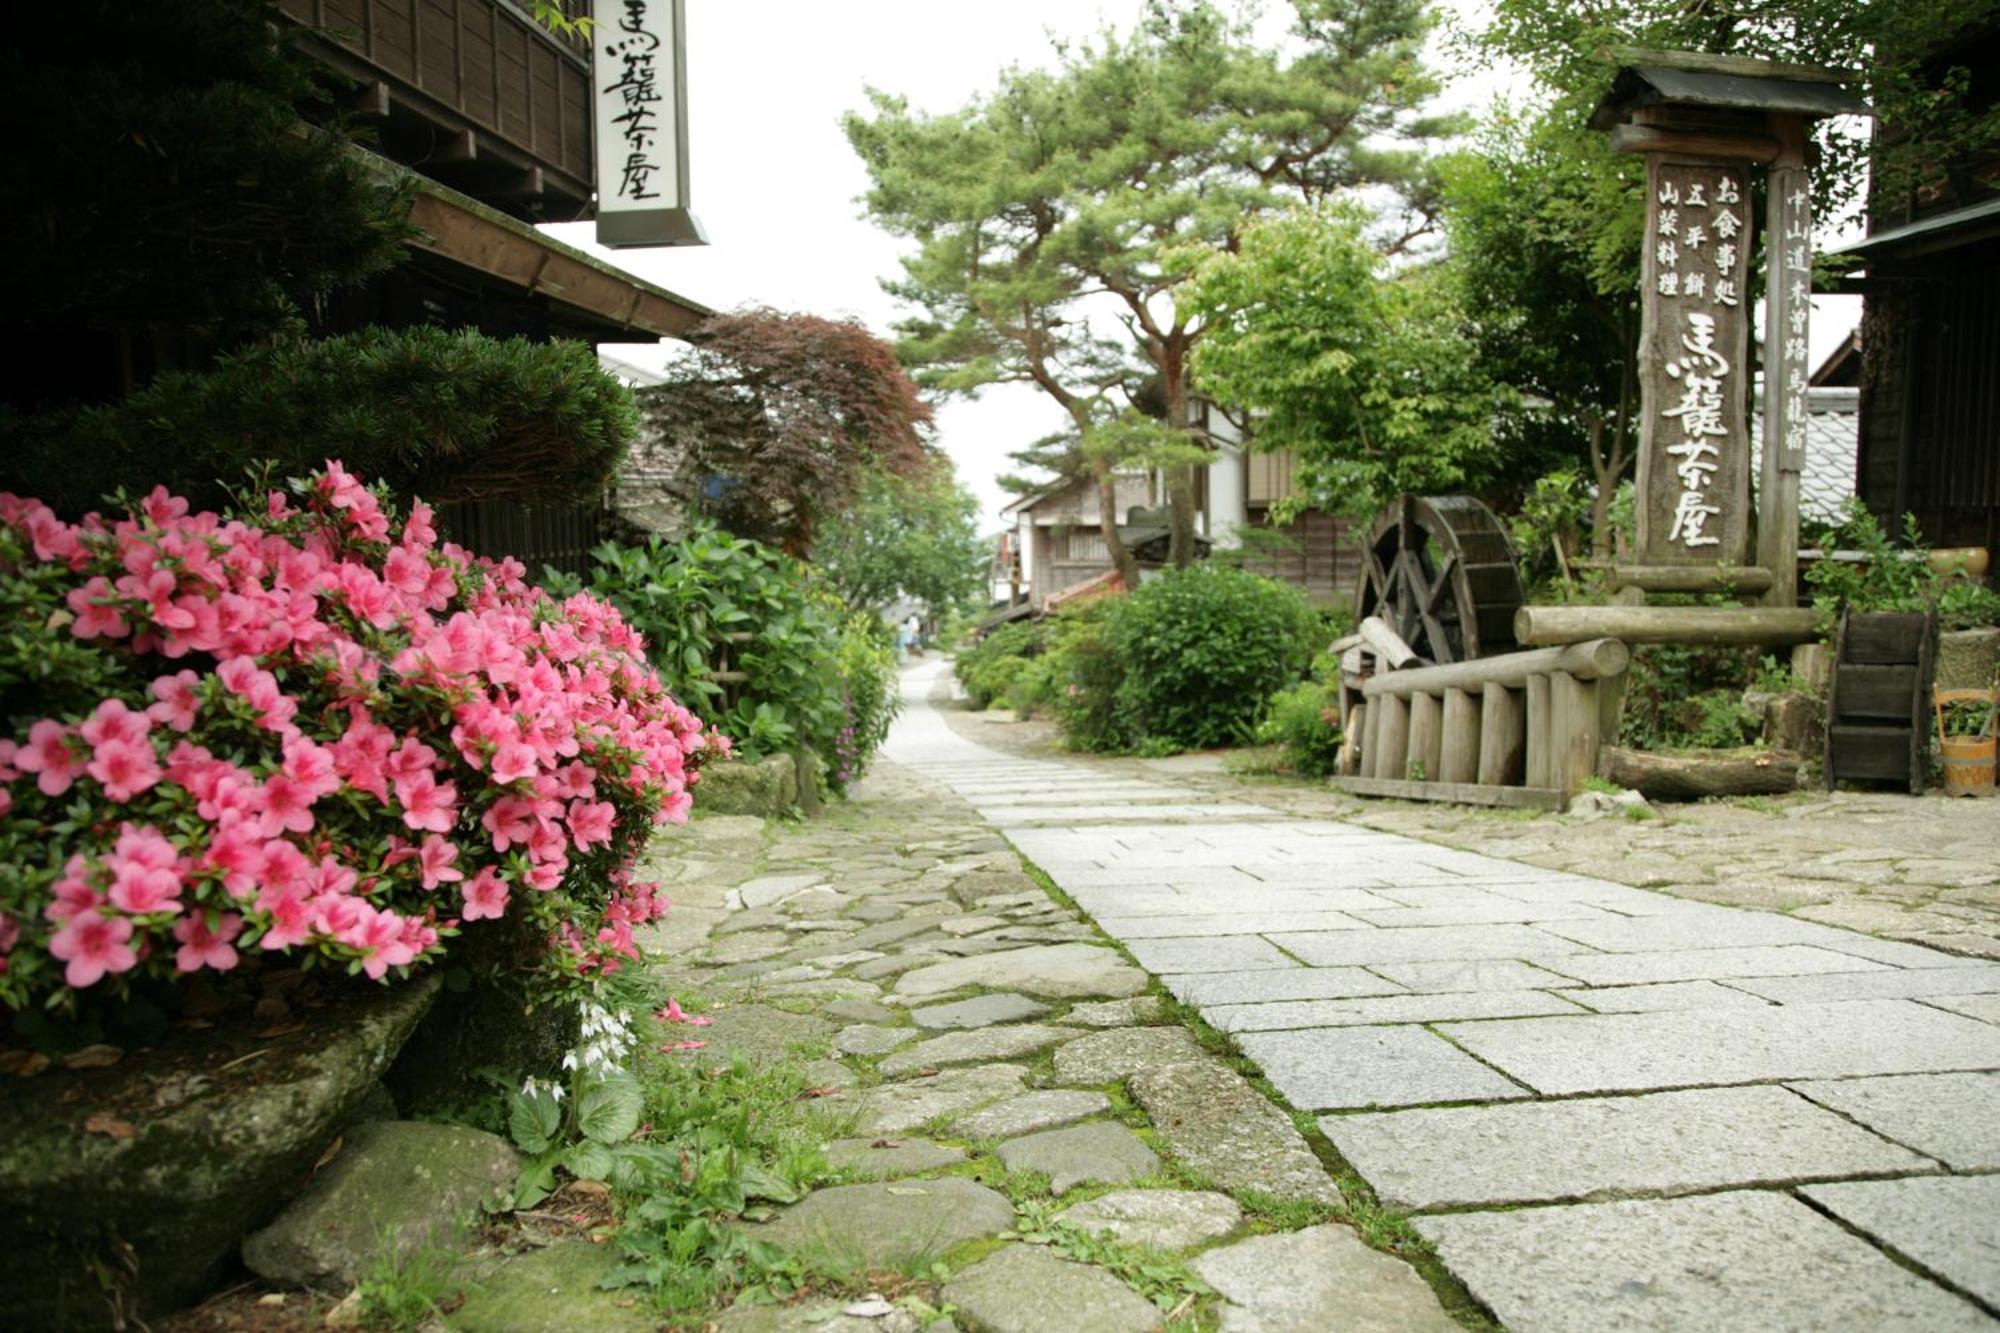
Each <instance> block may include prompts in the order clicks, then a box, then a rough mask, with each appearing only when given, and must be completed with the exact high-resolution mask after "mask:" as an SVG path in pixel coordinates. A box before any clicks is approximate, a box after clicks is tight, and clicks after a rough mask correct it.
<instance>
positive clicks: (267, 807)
mask: <svg viewBox="0 0 2000 1333" xmlns="http://www.w3.org/2000/svg"><path fill="white" fill-rule="evenodd" d="M317 799H318V798H317V797H315V796H314V795H313V791H312V789H311V788H310V787H307V786H306V785H305V784H304V783H300V782H294V781H293V780H292V779H291V778H288V777H286V776H285V775H284V774H283V773H273V774H272V775H271V776H270V777H268V778H266V779H265V780H264V788H263V808H264V818H263V830H264V836H265V837H267V838H275V837H277V836H278V835H279V834H281V833H310V832H311V831H312V826H313V812H312V808H313V802H314V801H315V800H317Z"/></svg>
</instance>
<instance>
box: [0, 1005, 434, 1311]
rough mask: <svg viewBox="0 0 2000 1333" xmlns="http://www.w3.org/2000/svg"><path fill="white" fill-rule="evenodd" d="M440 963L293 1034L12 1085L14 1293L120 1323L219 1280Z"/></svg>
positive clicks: (412, 1023)
mask: <svg viewBox="0 0 2000 1333" xmlns="http://www.w3.org/2000/svg"><path fill="white" fill-rule="evenodd" d="M437 990H438V983H437V981H436V979H435V978H433V977H424V978H420V979H418V980H417V981H415V982H411V983H408V984H405V985H401V986H397V987H394V988H392V989H385V990H381V991H370V992H367V993H364V994H360V995H357V996H354V997H353V998H351V999H348V1000H344V1001H342V1002H340V1003H337V1004H332V1005H328V1006H327V1007H326V1008H324V1009H320V1010H317V1011H314V1012H313V1013H312V1014H311V1015H310V1017H309V1018H308V1019H307V1021H306V1022H305V1023H304V1024H303V1025H302V1027H301V1028H300V1030H298V1031H295V1032H290V1033H286V1034H285V1035H282V1036H255V1035H253V1034H251V1033H249V1032H233V1031H225V1030H220V1029H218V1030H215V1031H209V1032H183V1033H176V1034H175V1035H174V1036H173V1037H171V1038H170V1039H169V1040H167V1041H166V1042H164V1043H162V1044H161V1045H160V1046H159V1047H157V1048H155V1049H154V1050H152V1051H149V1052H144V1053H140V1054H139V1055H136V1056H132V1057H128V1058H127V1059H125V1060H124V1061H122V1062H121V1063H120V1064H119V1065H118V1066H116V1067H115V1068H111V1069H100V1070H92V1071H89V1072H87V1073H60V1074H57V1073H51V1074H48V1075H45V1076H43V1077H41V1078H37V1079H9V1080H6V1081H5V1083H4V1084H3V1085H0V1124H4V1125H5V1126H7V1131H6V1133H5V1134H4V1135H0V1198H4V1199H5V1200H6V1201H7V1206H6V1208H4V1209H0V1253H3V1254H5V1255H6V1256H7V1261H6V1262H5V1263H0V1310H5V1311H6V1312H7V1313H6V1321H5V1322H6V1324H7V1326H8V1327H9V1328H14V1329H69V1328H106V1327H110V1326H111V1325H112V1323H113V1312H114V1311H120V1312H122V1313H123V1315H124V1317H125V1318H126V1319H127V1320H128V1321H129V1320H131V1319H132V1318H135V1317H136V1318H142V1319H143V1318H145V1317H146V1316H148V1315H150V1314H152V1313H155V1312H158V1311H161V1310H168V1309H172V1308H174V1307H175V1306H178V1305H182V1304H185V1303H187V1302H188V1301H190V1300H192V1299H194V1298H196V1297H198V1296H199V1295H201V1294H202V1293H203V1292H204V1291H206V1290H207V1289H208V1288H209V1286H210V1285H212V1284H213V1282H214V1281H215V1279H216V1277H217V1276H219V1275H220V1273H221V1271H222V1270H223V1267H224V1266H225V1265H226V1264H227V1263H228V1262H229V1261H230V1259H231V1257H232V1256H233V1255H234V1254H235V1253H236V1248H237V1245H238V1243H239V1242H240V1241H241V1240H242V1239H243V1236H244V1235H245V1233H247V1232H249V1231H251V1230H252V1229H254V1228H255V1227H257V1226H259V1225H261V1224H263V1223H264V1222H265V1221H267V1220H268V1219H269V1218H270V1216H271V1214H272V1213H273V1212H274V1211H275V1210H276V1209H277V1207H278V1206H279V1205H280V1204H281V1203H282V1202H283V1200H285V1199H286V1198H287V1197H289V1196H290V1195H291V1194H292V1193H294V1192H295V1191H296V1190H297V1189H298V1188H299V1186H300V1185H301V1184H302V1183H303V1182H304V1180H305V1178H306V1176H307V1174H308V1173H309V1172H310V1171H311V1169H312V1165H313V1162H314V1161H315V1160H316V1159H317V1158H318V1157H319V1155H320V1153H321V1152H322V1151H323V1150H324V1149H325V1148H326V1146H327V1143H328V1142H329V1141H330V1140H331V1139H332V1138H333V1136H334V1134H335V1133H336V1132H337V1131H338V1130H339V1128H340V1126H341V1125H343V1124H345V1123H346V1122H347V1120H348V1118H349V1117H350V1116H351V1115H352V1114H353V1113H354V1111H355V1109H356V1108H357V1107H358V1106H359V1105H360V1104H361V1103H362V1101H363V1100H364V1099H365V1098H366V1097H367V1096H368V1093H369V1090H370V1089H371V1088H373V1087H375V1086H376V1080H377V1079H378V1078H379V1077H380V1076H381V1074H382V1070H383V1067H384V1066H386V1065H387V1064H388V1063H389V1061H390V1060H391V1059H393V1058H394V1057H395V1054H396V1052H397V1051H398V1050H399V1049H401V1047H402V1045H403V1043H404V1042H405V1041H406V1040H407V1039H408V1038H409V1035H410V1032H411V1030H412V1029H414V1028H415V1027H416V1025H417V1021H418V1020H419V1019H420V1018H422V1017H423V1014H424V1012H425V1010H427V1009H429V1008H430V1005H431V1002H432V1000H433V999H434V998H435V997H436V994H437Z"/></svg>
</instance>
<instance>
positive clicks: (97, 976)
mask: <svg viewBox="0 0 2000 1333" xmlns="http://www.w3.org/2000/svg"><path fill="white" fill-rule="evenodd" d="M131 938H132V923H131V922H130V921H129V920H127V919H126V918H125V917H122V916H110V917H107V916H100V915H98V914H97V913H95V912H81V913H78V914H77V915H76V916H73V917H71V918H70V920H69V924H67V925H65V926H64V927H63V928H62V929H61V930H59V931H57V932H56V933H55V934H54V935H53V936H52V937H50V939H49V953H50V954H52V955H54V956H55V957H56V958H58V959H61V960H62V961H64V962H66V963H68V964H69V966H67V967H65V968H64V969H63V981H64V982H65V983H66V984H67V985H68V986H69V987H70V988H71V989H73V990H82V989H83V988H84V987H86V986H95V985H96V984H97V983H98V982H99V981H100V980H102V979H103V978H104V976H105V974H106V973H111V974H114V975H115V974H117V973H119V972H129V971H131V970H132V969H133V968H134V967H137V966H138V965H139V955H138V952H137V951H136V950H134V949H133V948H132V946H131V944H130V943H129V941H130V940H131Z"/></svg>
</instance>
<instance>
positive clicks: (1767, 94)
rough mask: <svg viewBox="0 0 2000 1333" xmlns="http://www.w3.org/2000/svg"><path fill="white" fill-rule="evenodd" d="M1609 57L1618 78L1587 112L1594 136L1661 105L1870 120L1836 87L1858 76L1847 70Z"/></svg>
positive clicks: (1641, 54)
mask: <svg viewBox="0 0 2000 1333" xmlns="http://www.w3.org/2000/svg"><path fill="white" fill-rule="evenodd" d="M1615 54H1616V57H1617V60H1618V62H1619V66H1620V68H1619V70H1618V75H1617V77H1616V78H1615V79H1614V80H1613V81H1612V84H1611V89H1610V91H1609V92H1607V93H1605V95H1604V96H1603V98H1602V99H1600V100H1599V101H1598V103H1597V106H1596V108H1595V109H1594V110H1593V111H1592V112H1591V113H1590V127H1591V128H1592V129H1595V130H1608V129H1610V128H1612V127H1613V126H1615V125H1617V124H1619V123H1620V122H1621V121H1623V120H1625V119H1626V118H1627V117H1628V116H1630V115H1631V114H1632V113H1633V112H1634V111H1637V110H1640V109H1641V108H1644V107H1649V106H1660V105H1665V104H1672V105H1675V106H1685V107H1698V108H1706V109H1710V110H1715V111H1725V112H1726V111H1753V112H1765V113H1777V114H1781V115H1795V116H1804V117H1806V118H1807V119H1813V120H1816V119H1822V118H1824V117H1827V116H1860V115H1866V114H1867V113H1868V104H1867V103H1866V102H1864V101H1863V100H1862V99H1861V98H1860V97H1859V96H1858V95H1856V94H1854V93H1852V92H1850V91H1848V90H1847V89H1846V88H1845V87H1843V86H1842V85H1843V84H1845V83H1849V82H1852V81H1854V80H1855V79H1858V78H1859V77H1860V76H1859V75H1858V74H1857V73H1856V72H1855V71H1853V70H1847V69H1832V68H1829V67H1827V66H1824V65H1792V64H1786V63H1783V62H1781V61H1774V60H1755V59H1751V58H1750V57H1747V56H1716V55H1707V54H1705V53H1702V52H1698V51H1650V50H1641V49H1636V48H1635V49H1626V50H1621V51H1618V52H1616V53H1615Z"/></svg>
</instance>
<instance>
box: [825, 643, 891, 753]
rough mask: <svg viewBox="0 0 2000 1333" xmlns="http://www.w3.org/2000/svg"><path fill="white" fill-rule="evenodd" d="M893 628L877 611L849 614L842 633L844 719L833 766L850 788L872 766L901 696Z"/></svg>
mask: <svg viewBox="0 0 2000 1333" xmlns="http://www.w3.org/2000/svg"><path fill="white" fill-rule="evenodd" d="M887 631H888V627H887V626H886V625H884V624H883V623H882V620H881V618H880V617H879V616H876V615H875V614H874V613H873V612H867V611H864V612H860V613H857V614H855V615H851V616H849V617H848V618H847V622H846V624H844V625H843V626H842V627H841V631H840V656H839V659H838V669H839V675H840V688H841V708H842V711H843V713H844V714H845V718H846V720H845V722H844V723H843V725H842V726H841V728H840V730H839V731H838V732H837V733H836V734H835V737H834V744H833V755H832V756H831V758H830V760H829V764H828V769H829V772H830V773H831V774H832V780H833V785H834V786H835V787H836V788H837V789H839V790H841V791H846V790H847V789H848V788H850V787H852V786H853V785H854V784H855V783H856V782H858V781H860V779H861V775H862V774H863V773H865V772H866V771H867V769H868V764H869V761H870V760H872V759H873V758H874V757H875V752H876V751H877V750H879V749H881V748H882V742H883V741H885V740H887V739H888V736H889V724H890V723H891V722H893V721H895V720H896V711H897V709H898V708H899V707H900V706H901V704H902V700H901V698H900V697H899V696H898V694H897V692H896V654H895V650H894V649H892V648H891V647H890V646H889V644H888V643H887V641H886V640H887V637H888V633H887Z"/></svg>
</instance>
